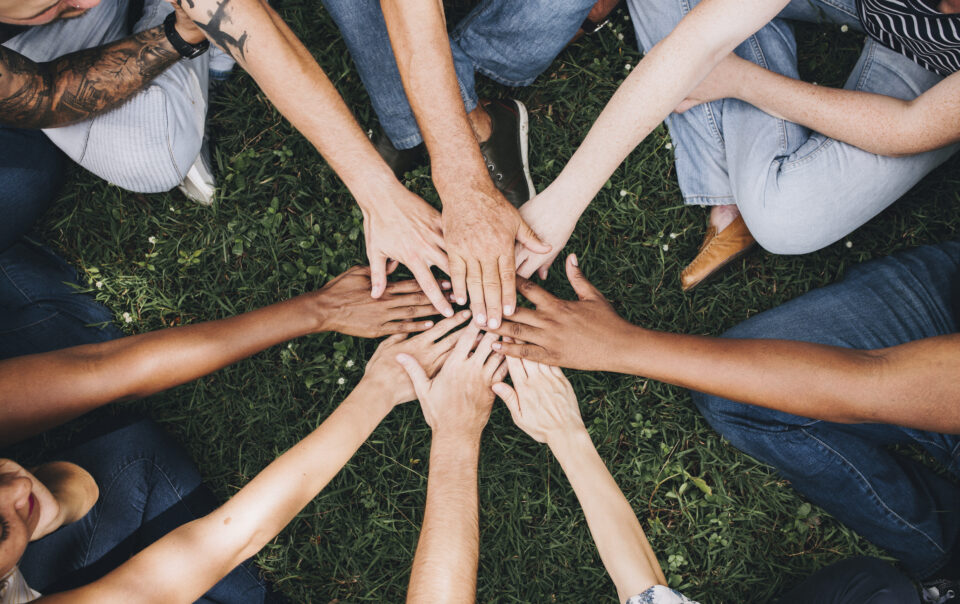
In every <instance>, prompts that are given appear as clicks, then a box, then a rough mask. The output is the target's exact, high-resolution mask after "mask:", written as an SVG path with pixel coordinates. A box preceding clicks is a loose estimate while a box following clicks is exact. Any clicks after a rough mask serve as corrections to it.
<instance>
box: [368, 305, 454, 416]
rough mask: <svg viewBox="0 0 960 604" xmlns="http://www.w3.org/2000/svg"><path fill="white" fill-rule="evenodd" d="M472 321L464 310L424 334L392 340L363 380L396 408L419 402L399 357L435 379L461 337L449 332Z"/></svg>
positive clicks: (382, 347)
mask: <svg viewBox="0 0 960 604" xmlns="http://www.w3.org/2000/svg"><path fill="white" fill-rule="evenodd" d="M469 318H470V311H469V310H461V311H460V312H458V313H457V314H455V315H454V316H452V317H450V318H447V319H443V320H442V321H440V322H439V323H437V324H436V325H434V326H433V327H432V328H430V329H428V330H427V331H425V332H423V333H421V334H417V335H415V336H412V337H407V336H406V335H404V334H397V335H393V336H390V337H389V338H387V339H386V340H384V341H383V342H381V343H380V345H379V346H377V350H376V351H375V352H374V353H373V356H372V357H370V360H369V361H367V366H366V368H365V369H364V372H363V380H364V381H366V382H368V383H371V384H375V385H376V387H377V388H378V389H379V390H380V391H381V392H383V393H384V394H385V395H386V396H389V397H391V398H392V401H393V405H399V404H400V403H406V402H407V401H412V400H414V399H416V398H417V394H416V392H415V391H414V389H413V382H411V381H410V378H409V377H408V376H407V372H406V371H405V370H404V368H403V367H401V366H400V364H399V363H397V360H396V358H397V355H398V354H404V355H407V356H409V357H411V358H413V359H416V362H417V363H419V366H420V367H421V368H422V371H423V372H424V374H426V375H427V376H430V377H433V376H434V375H435V374H436V373H437V370H438V369H439V368H440V366H441V365H443V362H444V360H445V359H446V358H447V355H448V354H449V353H450V351H451V350H452V349H453V347H454V345H455V344H456V343H457V340H458V339H459V337H460V336H459V334H457V333H452V334H450V333H449V332H450V330H452V329H453V328H455V327H457V326H458V325H462V324H463V322H464V321H466V320H468V319H469ZM447 334H449V335H447Z"/></svg>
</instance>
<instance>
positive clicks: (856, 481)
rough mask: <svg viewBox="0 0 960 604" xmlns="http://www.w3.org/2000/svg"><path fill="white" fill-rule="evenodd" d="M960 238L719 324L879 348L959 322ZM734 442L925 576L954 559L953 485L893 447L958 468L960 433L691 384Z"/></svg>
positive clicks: (957, 498)
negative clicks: (782, 407)
mask: <svg viewBox="0 0 960 604" xmlns="http://www.w3.org/2000/svg"><path fill="white" fill-rule="evenodd" d="M958 317H960V241H953V242H949V243H943V244H940V245H933V246H925V247H921V248H917V249H914V250H911V251H908V252H902V253H899V254H894V255H892V256H890V257H888V258H884V259H881V260H874V261H872V262H867V263H865V264H862V265H859V266H856V267H853V268H851V269H850V270H849V271H848V274H847V276H846V278H844V279H843V280H842V281H840V282H838V283H836V284H833V285H830V286H827V287H823V288H821V289H817V290H814V291H812V292H810V293H808V294H806V295H803V296H801V297H799V298H797V299H795V300H792V301H790V302H788V303H786V304H784V305H782V306H779V307H777V308H774V309H773V310H769V311H767V312H764V313H761V314H759V315H757V316H755V317H752V318H751V319H749V320H747V321H745V322H743V323H741V324H740V325H738V326H737V327H734V328H733V329H731V330H730V331H728V332H727V333H725V334H724V337H727V338H768V339H784V340H796V341H803V342H816V343H821V344H828V345H832V346H841V347H844V348H855V349H863V350H870V349H877V348H884V347H888V346H896V345H898V344H903V343H906V342H911V341H914V340H920V339H923V338H930V337H934V336H939V335H945V334H953V333H956V332H957V331H958V329H960V319H958ZM693 402H694V403H695V404H696V405H697V407H698V408H699V409H700V411H701V412H702V413H703V415H704V417H705V418H706V420H707V421H708V422H709V423H710V425H711V426H713V427H714V429H716V430H717V431H718V432H720V433H721V434H723V436H724V437H726V438H727V439H728V440H729V441H730V443H731V444H733V446H735V447H737V448H738V449H740V450H741V451H743V452H745V453H747V454H748V455H750V456H752V457H754V458H756V459H758V460H760V461H762V462H765V463H768V464H770V465H772V466H774V467H775V468H777V470H778V471H779V472H780V473H781V474H782V475H783V476H784V477H785V478H787V479H788V480H789V481H790V482H791V484H792V485H793V486H794V488H796V489H797V490H798V491H800V492H801V493H803V494H804V495H805V496H806V497H807V498H809V499H810V500H811V501H813V502H814V503H816V504H817V505H819V506H821V507H823V508H824V509H825V510H826V511H828V512H829V513H831V514H832V515H833V516H834V517H836V518H837V519H838V520H839V521H840V522H842V523H844V524H846V525H847V526H849V527H850V528H852V529H853V530H855V531H857V532H858V533H860V534H861V535H863V536H864V537H866V538H867V539H869V540H870V541H872V542H873V543H875V544H877V545H879V546H880V547H883V548H884V549H886V550H887V551H889V552H890V553H891V554H892V555H894V556H896V557H897V558H898V559H900V561H901V562H902V563H903V565H904V567H905V568H906V569H907V571H908V572H909V573H910V574H911V575H913V576H915V577H920V578H925V577H928V576H930V575H932V574H933V573H935V572H936V571H938V570H940V569H941V568H942V567H944V566H945V565H947V564H948V563H951V562H952V560H951V555H952V554H955V553H956V552H957V545H958V538H960V488H958V487H957V485H956V484H955V483H954V482H953V481H952V480H948V479H946V478H943V477H941V476H940V475H938V474H937V473H936V472H934V471H932V470H931V469H929V468H927V467H925V466H924V465H923V464H921V463H919V462H917V461H914V460H912V459H910V458H908V457H906V456H903V455H900V454H897V453H894V452H892V451H890V450H889V448H890V447H891V446H893V445H898V444H915V445H919V446H921V447H923V448H924V449H925V450H926V451H927V452H929V453H930V454H931V455H932V456H933V457H934V458H935V459H936V460H937V461H938V462H939V463H940V464H942V465H943V467H944V468H945V469H946V470H947V471H948V472H949V473H950V474H952V475H953V476H955V477H956V476H958V474H960V471H958V470H960V467H958V455H960V436H957V435H948V434H938V433H936V432H929V431H923V430H912V429H908V428H901V427H898V426H890V425H882V424H836V423H831V422H826V421H819V420H814V419H810V418H806V417H798V416H796V415H791V414H789V413H783V412H780V411H774V410H771V409H764V408H761V407H755V406H753V405H745V404H741V403H736V402H733V401H729V400H725V399H722V398H718V397H716V396H708V395H704V394H701V393H697V392H694V393H693Z"/></svg>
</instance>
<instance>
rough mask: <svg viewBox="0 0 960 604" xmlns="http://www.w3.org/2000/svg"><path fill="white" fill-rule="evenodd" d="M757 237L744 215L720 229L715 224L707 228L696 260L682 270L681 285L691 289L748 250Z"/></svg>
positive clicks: (687, 289) (684, 288)
mask: <svg viewBox="0 0 960 604" xmlns="http://www.w3.org/2000/svg"><path fill="white" fill-rule="evenodd" d="M756 243H757V240H756V239H754V238H753V235H751V234H750V230H749V229H748V228H747V224H746V223H745V222H744V221H743V216H737V219H736V220H734V221H733V222H731V223H730V224H729V225H728V226H727V228H725V229H723V230H722V231H720V232H719V233H717V229H716V227H710V228H709V229H707V235H706V237H704V238H703V243H702V244H700V251H699V252H698V253H697V257H696V258H694V259H693V262H691V263H690V264H688V265H687V268H685V269H683V272H682V273H680V286H681V287H682V288H683V291H685V292H688V291H690V290H691V289H693V288H694V287H696V286H697V285H699V284H700V283H702V282H703V281H704V280H705V279H707V278H708V277H710V276H712V275H713V274H714V273H716V272H717V271H718V270H720V269H721V268H723V267H724V266H726V265H727V264H728V263H730V262H733V261H734V260H736V259H737V258H739V257H740V256H742V255H744V254H745V253H747V251H749V250H750V248H752V247H753V246H754V245H755V244H756Z"/></svg>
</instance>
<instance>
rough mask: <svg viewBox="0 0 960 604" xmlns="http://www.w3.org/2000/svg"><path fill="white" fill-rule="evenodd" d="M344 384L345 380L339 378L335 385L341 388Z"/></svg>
mask: <svg viewBox="0 0 960 604" xmlns="http://www.w3.org/2000/svg"><path fill="white" fill-rule="evenodd" d="M346 383H347V380H345V379H343V378H340V379H338V380H337V385H338V386H343V385H344V384H346Z"/></svg>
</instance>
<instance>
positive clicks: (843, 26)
mask: <svg viewBox="0 0 960 604" xmlns="http://www.w3.org/2000/svg"><path fill="white" fill-rule="evenodd" d="M840 31H842V32H843V33H847V32H848V31H850V28H849V27H847V25H846V24H843V25H841V26H840Z"/></svg>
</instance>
